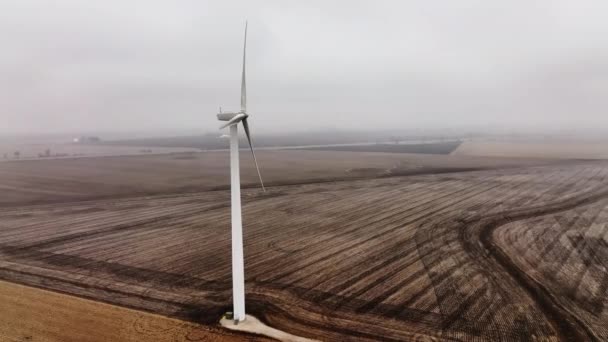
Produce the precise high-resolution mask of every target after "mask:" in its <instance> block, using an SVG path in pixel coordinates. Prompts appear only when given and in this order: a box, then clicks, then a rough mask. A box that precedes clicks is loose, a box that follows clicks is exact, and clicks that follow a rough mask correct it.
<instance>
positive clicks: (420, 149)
mask: <svg viewBox="0 0 608 342" xmlns="http://www.w3.org/2000/svg"><path fill="white" fill-rule="evenodd" d="M460 144H461V142H460V141H450V142H438V143H430V144H373V145H349V146H326V147H306V148H302V149H303V150H313V151H351V152H386V153H421V154H450V153H452V152H454V150H456V149H457V148H458V146H460Z"/></svg>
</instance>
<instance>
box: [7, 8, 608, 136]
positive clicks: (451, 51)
mask: <svg viewBox="0 0 608 342" xmlns="http://www.w3.org/2000/svg"><path fill="white" fill-rule="evenodd" d="M254 3H255V4H254ZM606 13H608V2H607V1H605V0H595V1H592V0H577V1H573V0H543V1H535V0H525V1H524V0H521V1H520V0H508V1H507V0H503V1H490V0H460V1H438V0H420V1H365V2H363V1H284V0H276V1H212V2H210V1H200V0H198V1H195V0H189V1H186V0H176V1H150V0H148V1H143V0H142V1H135V0H126V1H125V0H120V1H118V0H105V1H82V0H54V1H47V0H39V1H32V0H8V1H7V0H0V38H1V39H0V44H1V46H2V53H1V54H0V75H1V77H0V119H1V124H0V133H17V132H18V133H23V132H36V133H38V132H78V131H95V130H97V131H129V130H137V131H160V130H165V129H166V130H189V131H196V130H200V131H201V132H208V131H212V130H214V129H216V127H217V126H218V123H217V122H216V121H215V113H216V112H217V108H218V106H220V105H221V106H222V107H223V108H225V109H227V110H230V109H238V106H239V91H240V88H239V87H240V68H241V61H240V58H241V48H242V33H243V32H242V31H243V26H244V20H245V18H247V19H248V20H249V29H250V30H249V42H248V47H249V49H248V93H249V109H250V112H251V114H252V115H254V116H255V118H252V119H254V121H253V122H252V126H253V128H254V129H256V130H257V131H268V132H270V131H277V130H279V129H282V128H287V127H289V129H295V130H302V129H319V128H344V129H372V128H373V129H385V128H409V127H414V128H418V127H434V126H442V127H451V126H454V127H462V126H474V127H484V126H493V127H529V126H542V125H547V126H548V127H550V128H552V129H554V128H560V127H568V128H585V127H595V128H597V127H601V126H604V127H606V126H608V113H607V111H606V109H607V108H608V106H607V105H608V40H607V39H606V37H608V20H606Z"/></svg>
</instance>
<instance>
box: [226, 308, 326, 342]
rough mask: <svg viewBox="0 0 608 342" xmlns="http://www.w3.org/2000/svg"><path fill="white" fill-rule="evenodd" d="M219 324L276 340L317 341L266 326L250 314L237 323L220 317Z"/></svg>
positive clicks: (290, 341) (287, 341) (292, 341)
mask: <svg viewBox="0 0 608 342" xmlns="http://www.w3.org/2000/svg"><path fill="white" fill-rule="evenodd" d="M220 325H221V326H223V327H224V328H226V329H230V330H235V331H242V332H247V333H251V334H258V335H263V336H267V337H270V338H274V339H277V340H279V341H283V342H311V341H317V340H311V339H309V338H305V337H300V336H295V335H292V334H289V333H286V332H284V331H281V330H277V329H275V328H271V327H269V326H267V325H266V324H264V323H262V322H260V320H259V319H257V318H255V317H253V316H250V315H246V318H245V320H244V321H242V322H239V323H238V324H234V321H233V320H232V319H227V318H225V317H222V319H221V320H220Z"/></svg>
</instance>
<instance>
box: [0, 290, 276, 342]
mask: <svg viewBox="0 0 608 342" xmlns="http://www.w3.org/2000/svg"><path fill="white" fill-rule="evenodd" d="M0 318H1V319H0V341H61V342H107V341H132V342H139V341H146V342H165V341H173V342H188V341H190V342H191V341H210V342H236V341H242V340H243V335H242V334H241V335H236V334H233V333H230V332H229V331H227V330H224V329H221V330H220V328H218V327H213V328H211V327H205V326H201V325H199V324H195V323H191V322H185V321H182V320H177V319H172V318H167V317H163V316H160V315H155V314H151V313H146V312H142V311H137V310H130V309H126V308H122V307H119V306H115V305H107V304H104V303H99V302H96V301H91V300H86V299H82V298H78V297H74V296H69V295H64V294H61V293H56V292H51V291H46V290H39V289H34V288H30V287H26V286H22V285H18V284H13V283H8V282H3V281H0ZM66 332H69V333H66ZM248 339H249V340H250V341H256V342H257V341H270V340H268V339H264V338H257V337H256V336H248Z"/></svg>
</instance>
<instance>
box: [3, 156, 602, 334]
mask: <svg viewBox="0 0 608 342" xmlns="http://www.w3.org/2000/svg"><path fill="white" fill-rule="evenodd" d="M299 152H302V153H304V154H299V153H296V154H293V155H292V157H287V155H289V153H291V152H287V151H282V152H281V153H286V154H285V155H283V157H284V158H285V160H286V161H288V162H289V163H293V164H290V167H291V168H290V170H298V167H297V166H299V165H300V164H298V163H297V162H296V161H297V160H303V161H305V160H306V158H304V156H305V155H306V154H307V153H308V157H309V158H313V156H315V157H316V158H317V161H318V160H320V159H322V158H323V157H321V156H326V158H327V160H340V159H341V158H342V159H344V154H343V153H346V152H340V153H338V152H317V151H299ZM272 153H275V152H272ZM355 155H356V156H358V157H359V158H360V157H361V154H355ZM268 156H269V155H266V156H264V157H263V158H264V159H266V158H268ZM275 156H276V155H275ZM386 156H390V157H391V158H398V159H395V160H402V159H399V158H413V156H412V155H398V156H399V157H393V155H386ZM423 157H434V158H433V159H430V158H427V159H426V160H427V161H428V162H429V163H431V162H435V163H437V164H436V165H439V164H441V163H446V161H445V160H452V158H454V157H453V156H423ZM436 157H443V158H439V159H436ZM370 158H371V159H369V160H366V161H365V163H366V164H367V165H368V166H369V165H370V164H373V163H374V162H373V161H374V159H373V158H372V157H371V156H370ZM183 160H184V162H185V163H188V162H192V160H193V159H183ZM405 160H406V161H407V160H409V161H410V162H411V161H412V160H414V159H405ZM420 160H423V159H420ZM462 160H463V159H461V162H462ZM472 160H474V159H468V165H469V167H470V165H471V163H472ZM149 162H152V161H149ZM157 162H158V161H154V163H157ZM164 162H165V163H167V167H169V165H171V164H175V163H179V159H178V160H177V161H172V160H165V161H164ZM376 162H378V163H379V164H378V165H381V163H385V162H386V160H381V161H376ZM478 162H479V163H480V161H478ZM511 162H513V160H511ZM307 163H310V161H308V162H307ZM343 163H345V162H344V161H341V162H336V164H332V162H330V161H326V164H325V165H340V169H343V168H344V164H343ZM349 163H350V165H349V166H351V167H352V166H354V165H357V164H356V162H355V161H349ZM454 163H455V162H454ZM8 164H10V163H7V165H8ZM265 164H266V165H268V164H272V163H270V161H269V160H268V159H266V162H265ZM23 165H26V164H25V163H23ZM134 165H135V164H125V165H124V166H123V167H124V170H129V169H130V168H131V167H134ZM197 165H198V164H197ZM314 165H320V164H319V163H317V164H314ZM182 166H183V165H182ZM224 166H225V165H223V166H222V167H224ZM267 167H270V169H273V167H272V166H267ZM283 167H284V166H283ZM30 168H31V167H30ZM38 168H40V169H43V165H39V166H38ZM70 168H72V169H76V170H78V167H76V166H74V165H72V166H71V167H67V168H66V169H70ZM117 169H118V168H117ZM181 169H183V167H175V170H181ZM22 170H23V169H22ZM45 170H48V169H45ZM135 170H137V171H135V172H134V173H133V175H137V174H139V170H141V169H140V168H136V169H135ZM168 170H170V169H168ZM277 170H278V169H277ZM306 170H307V172H310V169H306ZM328 170H332V168H330V167H327V166H326V169H325V170H323V171H322V172H323V173H325V172H327V171H328ZM78 172H79V171H75V173H78ZM294 172H295V171H294ZM44 174H45V175H46V176H47V177H49V178H48V179H47V180H45V181H46V182H48V180H49V179H53V177H54V176H52V175H53V173H52V172H48V171H47V172H45V173H44ZM305 174H308V173H305ZM313 174H314V173H313ZM296 175H299V174H298V173H294V175H292V176H291V177H296ZM140 177H141V176H140ZM89 178H93V179H95V178H96V177H89ZM133 179H134V180H136V179H137V177H133ZM300 179H301V178H300ZM159 182H160V183H164V181H162V180H159ZM61 183H62V182H57V184H61ZM68 185H70V186H72V187H71V188H72V189H76V188H75V187H73V184H71V183H68ZM64 186H65V184H64ZM70 186H68V187H67V188H66V189H69V188H70ZM82 186H83V187H86V185H82ZM73 191H75V190H73ZM95 191H99V190H95ZM607 201H608V163H606V162H601V161H600V162H582V161H578V162H562V163H559V164H549V165H527V166H525V165H524V166H519V167H510V168H498V169H496V168H494V169H486V170H479V171H471V172H452V173H437V174H422V175H413V176H412V175H410V176H393V177H380V178H367V179H358V180H348V179H345V180H344V181H341V182H326V183H321V182H316V183H314V182H311V183H307V184H297V185H282V186H278V185H277V186H273V187H270V189H269V191H268V192H267V193H261V192H259V191H258V190H254V189H248V190H245V191H244V194H243V203H244V207H243V215H244V222H245V227H244V234H245V240H244V241H245V256H246V262H245V271H246V291H247V309H248V311H249V312H250V313H251V314H253V315H255V316H257V317H259V318H261V319H262V320H263V321H265V322H266V323H268V324H269V325H271V326H273V327H275V328H278V329H281V330H284V331H287V332H289V333H292V334H295V335H300V336H305V337H311V338H318V339H321V340H331V341H343V340H356V341H376V340H386V341H410V340H419V341H427V340H445V341H454V340H459V341H522V340H530V339H536V340H542V341H547V340H549V341H550V340H567V341H605V340H607V339H608V332H607V331H606V328H605V327H607V326H608V314H607V310H606V306H607V305H608V297H607V296H606V293H605V291H606V284H605V283H606V279H605V278H606V277H605V276H604V274H605V272H606V271H605V266H606V265H607V264H608V259H606V258H607V257H608V254H607V253H606V229H607V226H606V224H605V213H606V212H607V211H606V206H607V205H608V202H607ZM229 203H230V194H229V191H227V190H219V191H206V192H200V193H192V194H185V193H182V194H174V195H163V196H148V197H131V198H123V199H116V198H115V199H106V200H92V201H86V202H80V203H66V204H61V203H58V204H52V203H50V204H44V205H34V206H19V207H5V208H0V241H1V242H0V278H2V279H5V280H9V281H13V282H19V283H24V284H30V285H35V286H39V287H43V288H48V289H53V290H58V291H63V292H67V293H71V294H75V295H79V296H84V297H87V298H92V299H96V300H100V301H104V302H109V303H114V304H119V305H122V306H126V307H131V308H138V309H142V310H146V311H151V312H155V313H159V314H162V315H166V316H170V317H175V318H180V319H184V320H189V321H195V322H201V323H205V324H215V322H217V319H219V317H220V315H221V314H222V313H223V312H225V311H227V310H230V306H231V273H230V270H231V262H230V210H229V205H230V204H229ZM562 265H563V266H562Z"/></svg>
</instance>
